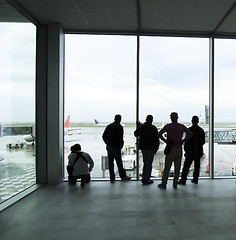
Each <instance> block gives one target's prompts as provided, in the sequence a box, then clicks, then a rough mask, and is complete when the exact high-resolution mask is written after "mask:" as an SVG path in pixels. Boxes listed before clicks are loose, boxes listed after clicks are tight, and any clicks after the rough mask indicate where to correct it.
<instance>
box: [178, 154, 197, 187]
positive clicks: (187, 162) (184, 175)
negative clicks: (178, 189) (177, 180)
mask: <svg viewBox="0 0 236 240" xmlns="http://www.w3.org/2000/svg"><path fill="white" fill-rule="evenodd" d="M193 161H194V171H193V180H194V181H195V182H198V178H199V171H200V157H190V156H186V158H185V161H184V166H183V170H182V175H181V181H183V182H184V183H185V182H186V181H187V176H188V172H189V168H190V166H191V164H192V162H193Z"/></svg>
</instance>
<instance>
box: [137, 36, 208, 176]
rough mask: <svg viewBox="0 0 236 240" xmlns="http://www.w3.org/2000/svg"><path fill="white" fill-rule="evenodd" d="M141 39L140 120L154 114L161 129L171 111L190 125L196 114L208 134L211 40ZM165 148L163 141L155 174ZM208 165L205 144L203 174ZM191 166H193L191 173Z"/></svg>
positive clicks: (158, 173)
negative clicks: (207, 114) (207, 113)
mask: <svg viewBox="0 0 236 240" xmlns="http://www.w3.org/2000/svg"><path fill="white" fill-rule="evenodd" d="M140 42H141V45H140V49H141V52H140V99H139V101H140V121H141V122H144V121H145V118H146V116H147V115H148V114H152V115H153V117H154V123H155V124H156V125H157V127H158V128H162V126H163V125H165V124H167V123H169V122H170V117H169V116H170V113H171V112H178V114H179V122H180V123H183V124H185V125H186V126H188V127H189V126H190V125H191V119H192V116H194V115H197V116H198V117H199V119H200V126H201V127H202V128H204V130H205V132H206V134H207V133H208V128H209V127H208V122H207V120H206V118H207V116H206V114H205V106H207V105H208V101H209V87H208V82H209V81H208V79H209V77H208V66H209V63H208V59H209V57H208V54H209V50H208V48H209V39H200V38H171V37H141V40H140ZM164 147H165V144H164V143H162V144H161V146H160V149H159V151H158V152H157V154H156V156H155V159H154V162H153V171H152V175H153V176H154V177H161V176H162V172H163V167H164V154H163V150H164ZM183 162H184V157H183V159H182V163H183ZM140 164H141V165H142V159H141V161H140ZM208 164H209V160H208V143H206V144H205V145H204V156H203V158H202V160H201V172H200V176H208V175H209V173H208V168H207V166H208ZM172 167H173V166H172ZM140 169H141V167H140ZM192 169H193V166H192V167H191V168H190V172H189V176H191V175H192ZM172 173H173V170H172V169H171V174H172Z"/></svg>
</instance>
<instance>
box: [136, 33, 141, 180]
mask: <svg viewBox="0 0 236 240" xmlns="http://www.w3.org/2000/svg"><path fill="white" fill-rule="evenodd" d="M139 38H140V36H139V35H137V75H136V76H137V79H136V80H137V83H136V100H137V102H136V128H137V127H138V122H139ZM136 144H137V146H136V147H137V152H136V159H137V170H136V179H137V180H139V148H138V137H136Z"/></svg>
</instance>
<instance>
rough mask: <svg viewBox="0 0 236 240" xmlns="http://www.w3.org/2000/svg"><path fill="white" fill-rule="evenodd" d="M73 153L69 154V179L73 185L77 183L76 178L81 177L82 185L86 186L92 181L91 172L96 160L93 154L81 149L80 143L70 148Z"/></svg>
mask: <svg viewBox="0 0 236 240" xmlns="http://www.w3.org/2000/svg"><path fill="white" fill-rule="evenodd" d="M70 150H71V153H70V155H69V156H68V160H69V162H68V165H67V172H68V181H69V183H70V184H72V185H76V180H77V179H81V187H84V185H85V183H89V182H90V179H91V177H90V172H91V171H92V169H93V166H94V162H93V159H92V158H91V156H90V155H89V154H88V153H86V152H82V151H81V146H80V144H75V145H73V146H71V148H70Z"/></svg>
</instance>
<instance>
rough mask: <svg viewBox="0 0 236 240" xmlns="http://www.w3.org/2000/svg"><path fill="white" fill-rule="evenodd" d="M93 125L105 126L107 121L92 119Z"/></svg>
mask: <svg viewBox="0 0 236 240" xmlns="http://www.w3.org/2000/svg"><path fill="white" fill-rule="evenodd" d="M94 125H96V126H103V127H106V126H107V125H108V123H99V122H98V121H97V120H96V119H94Z"/></svg>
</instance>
